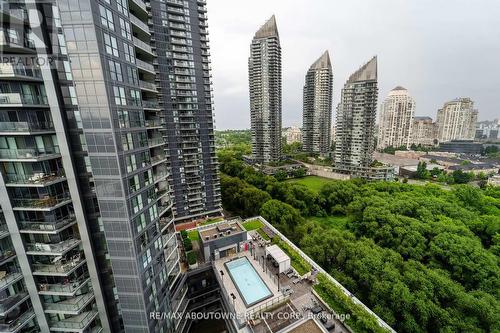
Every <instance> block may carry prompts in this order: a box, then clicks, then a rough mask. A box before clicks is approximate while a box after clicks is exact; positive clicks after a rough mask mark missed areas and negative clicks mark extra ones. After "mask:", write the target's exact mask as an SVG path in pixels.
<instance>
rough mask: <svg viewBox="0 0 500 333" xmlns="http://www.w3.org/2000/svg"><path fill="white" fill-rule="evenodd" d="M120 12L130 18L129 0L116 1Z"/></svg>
mask: <svg viewBox="0 0 500 333" xmlns="http://www.w3.org/2000/svg"><path fill="white" fill-rule="evenodd" d="M116 6H117V7H118V11H119V12H120V13H122V14H123V15H125V16H127V17H128V8H127V0H116Z"/></svg>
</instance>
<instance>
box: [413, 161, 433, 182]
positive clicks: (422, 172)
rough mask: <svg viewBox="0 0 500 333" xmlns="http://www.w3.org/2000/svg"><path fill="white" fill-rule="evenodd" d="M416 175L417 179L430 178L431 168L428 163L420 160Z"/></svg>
mask: <svg viewBox="0 0 500 333" xmlns="http://www.w3.org/2000/svg"><path fill="white" fill-rule="evenodd" d="M415 177H416V178H417V179H429V178H430V172H429V170H427V163H425V162H418V165H417V173H416V175H415Z"/></svg>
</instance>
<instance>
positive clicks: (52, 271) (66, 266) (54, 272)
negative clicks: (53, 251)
mask: <svg viewBox="0 0 500 333" xmlns="http://www.w3.org/2000/svg"><path fill="white" fill-rule="evenodd" d="M83 263H85V258H84V257H83V256H77V257H75V258H73V259H70V260H64V261H62V260H61V261H60V262H56V263H54V264H39V263H35V264H33V275H41V276H68V275H69V274H71V273H72V272H73V271H75V270H76V269H77V268H78V267H80V266H82V265H83Z"/></svg>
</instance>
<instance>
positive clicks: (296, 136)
mask: <svg viewBox="0 0 500 333" xmlns="http://www.w3.org/2000/svg"><path fill="white" fill-rule="evenodd" d="M283 137H284V138H285V140H286V143H287V144H292V143H300V142H302V130H301V129H300V128H299V127H297V126H292V127H288V128H285V129H284V130H283Z"/></svg>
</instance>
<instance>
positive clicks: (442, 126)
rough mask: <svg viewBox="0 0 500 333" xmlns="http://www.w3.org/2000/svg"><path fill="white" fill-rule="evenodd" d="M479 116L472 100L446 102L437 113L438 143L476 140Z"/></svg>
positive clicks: (462, 99) (461, 99) (463, 99)
mask: <svg viewBox="0 0 500 333" xmlns="http://www.w3.org/2000/svg"><path fill="white" fill-rule="evenodd" d="M477 115H478V111H477V110H476V109H474V102H473V101H472V100H471V99H470V98H457V99H454V100H452V101H449V102H446V103H445V104H444V106H443V107H442V108H441V109H439V110H438V113H437V119H436V123H437V127H438V134H437V139H438V141H439V142H445V141H451V140H472V139H474V136H475V134H476V122H477Z"/></svg>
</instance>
